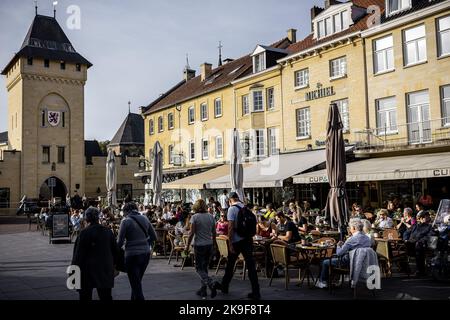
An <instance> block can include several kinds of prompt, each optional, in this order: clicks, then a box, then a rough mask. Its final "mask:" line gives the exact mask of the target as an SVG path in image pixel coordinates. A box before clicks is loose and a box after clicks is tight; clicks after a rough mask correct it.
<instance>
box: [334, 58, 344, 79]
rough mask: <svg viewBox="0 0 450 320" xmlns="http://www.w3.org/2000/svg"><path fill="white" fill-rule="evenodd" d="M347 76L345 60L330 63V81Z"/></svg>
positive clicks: (335, 60)
mask: <svg viewBox="0 0 450 320" xmlns="http://www.w3.org/2000/svg"><path fill="white" fill-rule="evenodd" d="M346 75H347V58H346V57H341V58H338V59H334V60H331V61H330V77H331V79H336V78H341V77H344V76H346Z"/></svg>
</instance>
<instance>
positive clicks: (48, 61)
mask: <svg viewBox="0 0 450 320" xmlns="http://www.w3.org/2000/svg"><path fill="white" fill-rule="evenodd" d="M44 68H50V60H48V59H45V60H44Z"/></svg>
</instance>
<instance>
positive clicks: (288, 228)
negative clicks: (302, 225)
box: [273, 211, 301, 243]
mask: <svg viewBox="0 0 450 320" xmlns="http://www.w3.org/2000/svg"><path fill="white" fill-rule="evenodd" d="M275 219H276V220H277V222H278V224H277V235H276V236H275V237H273V239H274V240H283V241H285V242H287V243H295V242H299V241H300V240H301V238H300V234H299V232H298V229H297V226H296V225H295V223H294V222H292V221H291V220H290V219H289V218H287V217H286V215H285V214H284V213H283V212H281V211H280V212H278V213H277V215H276V216H275Z"/></svg>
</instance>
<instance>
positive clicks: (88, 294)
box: [78, 288, 112, 301]
mask: <svg viewBox="0 0 450 320" xmlns="http://www.w3.org/2000/svg"><path fill="white" fill-rule="evenodd" d="M93 290H94V289H93V288H85V289H80V290H79V291H78V293H79V294H80V301H92V291H93ZM97 294H98V298H99V299H100V300H103V301H111V300H112V295H111V288H97Z"/></svg>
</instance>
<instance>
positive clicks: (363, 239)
mask: <svg viewBox="0 0 450 320" xmlns="http://www.w3.org/2000/svg"><path fill="white" fill-rule="evenodd" d="M349 229H350V233H351V234H352V235H351V237H350V238H348V239H347V240H346V241H345V243H343V242H342V241H339V242H338V244H337V248H336V254H337V256H338V257H339V258H340V259H339V258H332V259H325V260H323V262H322V271H321V273H320V279H319V281H317V284H316V287H318V288H327V287H328V283H327V282H328V272H329V267H330V261H331V265H332V266H337V265H338V263H339V262H341V266H342V264H344V266H349V265H350V257H349V254H348V253H349V252H350V251H351V250H354V249H358V248H370V247H371V246H372V241H371V240H370V238H369V237H368V236H367V235H365V234H364V232H363V230H364V224H363V222H362V221H361V219H358V218H352V219H350V222H349Z"/></svg>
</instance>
